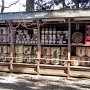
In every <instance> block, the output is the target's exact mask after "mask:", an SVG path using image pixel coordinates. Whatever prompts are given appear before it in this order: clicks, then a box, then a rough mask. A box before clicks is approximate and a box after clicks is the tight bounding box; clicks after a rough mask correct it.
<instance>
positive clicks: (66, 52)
mask: <svg viewBox="0 0 90 90" xmlns="http://www.w3.org/2000/svg"><path fill="white" fill-rule="evenodd" d="M61 55H62V56H67V55H68V47H61Z"/></svg>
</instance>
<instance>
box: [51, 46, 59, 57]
mask: <svg viewBox="0 0 90 90" xmlns="http://www.w3.org/2000/svg"><path fill="white" fill-rule="evenodd" d="M51 55H52V58H59V56H60V47H51Z"/></svg>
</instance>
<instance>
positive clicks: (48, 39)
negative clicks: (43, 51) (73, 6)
mask: <svg viewBox="0 0 90 90" xmlns="http://www.w3.org/2000/svg"><path fill="white" fill-rule="evenodd" d="M41 43H42V44H56V27H55V26H43V27H42V30H41Z"/></svg>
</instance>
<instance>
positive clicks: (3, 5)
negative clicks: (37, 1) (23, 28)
mask: <svg viewBox="0 0 90 90" xmlns="http://www.w3.org/2000/svg"><path fill="white" fill-rule="evenodd" d="M19 1H20V0H17V1H15V2H13V3H11V4H10V5H9V6H8V7H5V0H1V2H2V5H0V7H1V13H3V12H4V9H5V8H9V7H11V6H12V5H14V4H17V3H18V2H19Z"/></svg>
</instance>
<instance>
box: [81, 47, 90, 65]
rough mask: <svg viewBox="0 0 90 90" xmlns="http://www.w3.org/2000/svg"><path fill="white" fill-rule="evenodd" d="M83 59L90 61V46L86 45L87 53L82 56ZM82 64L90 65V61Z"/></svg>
mask: <svg viewBox="0 0 90 90" xmlns="http://www.w3.org/2000/svg"><path fill="white" fill-rule="evenodd" d="M81 61H90V47H85V55H84V56H82V57H81ZM80 65H81V66H90V62H80Z"/></svg>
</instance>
